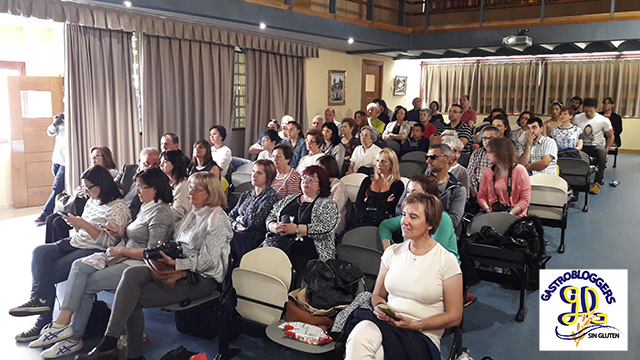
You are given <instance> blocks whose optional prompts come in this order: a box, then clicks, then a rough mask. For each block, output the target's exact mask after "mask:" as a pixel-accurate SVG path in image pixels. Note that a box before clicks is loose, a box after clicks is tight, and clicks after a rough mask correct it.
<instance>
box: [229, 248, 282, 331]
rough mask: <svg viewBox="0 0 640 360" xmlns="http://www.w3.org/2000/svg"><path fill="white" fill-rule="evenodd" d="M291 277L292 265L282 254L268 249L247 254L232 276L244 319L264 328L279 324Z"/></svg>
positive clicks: (240, 312)
mask: <svg viewBox="0 0 640 360" xmlns="http://www.w3.org/2000/svg"><path fill="white" fill-rule="evenodd" d="M291 277H292V275H291V262H290V261H289V257H288V256H287V254H285V253H284V252H283V251H282V250H280V249H278V248H274V247H268V248H257V249H255V250H252V251H250V252H248V253H246V254H245V255H244V256H243V257H242V260H240V266H239V267H238V268H236V269H234V270H233V274H232V281H233V287H234V288H235V289H236V293H237V296H238V305H237V306H236V310H237V311H238V313H239V314H240V316H242V317H243V318H244V319H247V320H251V321H254V322H257V323H259V324H263V325H269V324H273V323H275V322H278V321H279V320H280V318H281V316H282V312H283V310H284V304H285V303H286V302H287V299H288V297H287V296H288V293H289V287H290V286H291Z"/></svg>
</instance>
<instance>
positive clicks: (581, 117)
mask: <svg viewBox="0 0 640 360" xmlns="http://www.w3.org/2000/svg"><path fill="white" fill-rule="evenodd" d="M571 122H572V123H573V124H574V125H577V126H578V127H580V129H582V136H584V139H583V144H584V145H586V146H594V145H599V146H602V147H604V146H605V145H606V144H607V139H606V138H605V137H604V133H605V131H609V130H612V129H613V127H612V126H611V121H610V120H609V119H607V118H606V117H604V116H602V115H600V114H598V113H596V116H595V117H594V118H593V119H587V116H586V115H585V113H580V114H578V115H576V116H574V117H573V120H571Z"/></svg>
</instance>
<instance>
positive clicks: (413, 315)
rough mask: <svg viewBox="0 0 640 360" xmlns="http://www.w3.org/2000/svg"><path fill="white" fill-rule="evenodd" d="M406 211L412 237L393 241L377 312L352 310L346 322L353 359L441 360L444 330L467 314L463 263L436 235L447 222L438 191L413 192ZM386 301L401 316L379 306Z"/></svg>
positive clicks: (374, 300)
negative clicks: (444, 220)
mask: <svg viewBox="0 0 640 360" xmlns="http://www.w3.org/2000/svg"><path fill="white" fill-rule="evenodd" d="M402 210H403V217H402V236H403V237H405V238H407V239H409V241H405V242H403V243H401V244H395V245H392V246H390V247H389V248H387V249H386V250H385V252H384V254H383V255H382V259H381V264H380V272H379V274H378V278H377V280H376V286H375V288H374V290H373V292H372V295H371V304H370V305H371V306H372V307H373V312H372V311H371V310H367V309H357V310H355V311H354V312H353V313H351V315H350V317H349V320H348V321H347V325H346V333H347V334H348V338H347V343H346V358H347V359H360V358H363V359H364V358H368V359H382V358H386V357H388V356H389V354H395V355H398V356H400V357H401V358H420V359H430V360H439V359H440V351H439V349H440V337H442V335H443V333H444V329H446V328H449V327H452V326H455V325H458V324H460V321H461V319H462V302H463V290H462V273H461V271H460V266H459V265H458V262H457V260H456V257H455V256H454V255H453V254H452V253H450V252H449V251H448V250H446V249H445V248H444V247H442V245H440V244H439V243H438V242H437V241H436V240H434V239H433V237H432V235H433V234H434V233H435V232H436V230H437V229H438V225H439V224H440V222H441V215H442V205H441V203H440V201H439V200H438V198H437V197H435V196H433V195H426V194H412V195H410V196H409V197H407V199H406V200H405V201H404V203H403V208H402ZM380 304H383V305H387V306H388V307H390V308H392V309H393V310H394V311H395V312H396V314H397V315H396V316H397V320H394V319H392V318H390V317H389V316H388V315H386V314H385V313H384V312H383V311H382V310H381V309H380V308H378V305H380ZM383 338H384V339H385V341H384V343H383ZM391 344H395V346H392V345H391Z"/></svg>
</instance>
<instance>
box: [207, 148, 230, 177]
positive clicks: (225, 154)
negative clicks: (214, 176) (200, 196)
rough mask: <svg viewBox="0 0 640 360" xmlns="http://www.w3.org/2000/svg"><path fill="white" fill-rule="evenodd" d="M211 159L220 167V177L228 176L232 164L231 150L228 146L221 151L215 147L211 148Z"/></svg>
mask: <svg viewBox="0 0 640 360" xmlns="http://www.w3.org/2000/svg"><path fill="white" fill-rule="evenodd" d="M211 158H212V159H213V161H215V162H216V164H218V166H219V167H220V169H221V171H220V176H226V175H227V171H228V170H229V164H231V149H229V147H227V146H226V145H223V146H222V147H221V148H220V149H216V147H215V146H212V147H211Z"/></svg>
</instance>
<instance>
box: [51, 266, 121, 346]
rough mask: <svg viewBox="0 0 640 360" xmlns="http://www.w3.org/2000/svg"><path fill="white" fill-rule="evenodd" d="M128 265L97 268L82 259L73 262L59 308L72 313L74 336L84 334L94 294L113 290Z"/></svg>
mask: <svg viewBox="0 0 640 360" xmlns="http://www.w3.org/2000/svg"><path fill="white" fill-rule="evenodd" d="M128 267H129V265H127V264H125V263H123V262H122V263H119V264H116V265H113V266H109V267H106V268H104V269H100V270H98V269H96V268H94V267H93V266H91V265H87V264H85V263H84V262H82V259H78V260H76V261H74V262H73V266H72V267H71V272H69V279H68V280H67V290H66V292H65V294H64V299H63V300H62V305H61V306H60V309H61V310H68V311H71V312H72V313H73V318H72V322H71V329H73V336H74V337H78V338H81V337H82V336H83V335H84V330H85V328H86V327H87V323H88V322H89V316H90V315H91V310H92V309H93V300H94V299H95V295H96V294H97V293H99V292H100V291H103V290H115V289H116V288H117V287H118V283H119V282H120V278H122V273H123V272H124V271H125V270H126V269H127V268H128Z"/></svg>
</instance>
